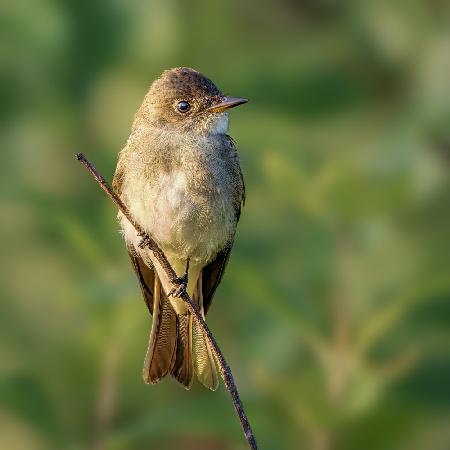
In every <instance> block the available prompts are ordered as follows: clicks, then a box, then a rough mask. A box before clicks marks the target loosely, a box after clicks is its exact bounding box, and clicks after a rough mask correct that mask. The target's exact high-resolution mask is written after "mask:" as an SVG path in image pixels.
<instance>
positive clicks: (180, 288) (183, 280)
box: [169, 256, 190, 297]
mask: <svg viewBox="0 0 450 450" xmlns="http://www.w3.org/2000/svg"><path fill="white" fill-rule="evenodd" d="M189 261H190V258H189V256H188V258H187V260H186V270H185V271H184V275H183V276H181V277H175V278H173V279H172V280H170V281H171V282H172V283H173V284H174V285H176V287H174V288H173V289H172V290H171V291H170V292H169V297H170V296H171V295H172V296H173V297H180V296H181V294H182V293H183V292H184V293H185V294H186V289H187V286H188V272H189Z"/></svg>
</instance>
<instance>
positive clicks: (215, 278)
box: [202, 242, 233, 314]
mask: <svg viewBox="0 0 450 450" xmlns="http://www.w3.org/2000/svg"><path fill="white" fill-rule="evenodd" d="M232 246H233V242H230V243H229V244H228V245H227V247H226V248H225V249H223V250H222V251H221V252H219V253H218V254H217V256H216V258H215V259H214V260H213V261H211V262H210V263H209V264H207V265H206V266H205V267H203V270H202V290H203V309H204V311H205V314H206V313H207V312H208V309H209V306H210V305H211V301H212V298H213V296H214V292H216V289H217V286H219V284H220V282H221V281H222V277H223V273H224V272H225V267H226V265H227V262H228V259H229V257H230V252H231V247H232Z"/></svg>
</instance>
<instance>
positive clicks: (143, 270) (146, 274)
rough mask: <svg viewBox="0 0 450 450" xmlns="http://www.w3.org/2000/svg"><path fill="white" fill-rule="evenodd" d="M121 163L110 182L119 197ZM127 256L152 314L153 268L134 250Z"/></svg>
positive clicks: (121, 182) (121, 181)
mask: <svg viewBox="0 0 450 450" xmlns="http://www.w3.org/2000/svg"><path fill="white" fill-rule="evenodd" d="M121 162H122V160H121V159H120V157H119V161H118V163H117V168H116V172H115V173H114V177H113V181H112V187H113V190H114V192H115V193H116V194H117V195H118V196H119V197H121V195H122V185H123V175H124V171H123V166H122V163H121ZM128 254H129V255H130V259H131V264H132V265H133V269H134V271H135V273H136V276H137V277H138V280H139V284H140V286H141V291H142V295H143V296H144V300H145V303H146V304H147V308H148V309H149V311H150V314H153V287H154V284H155V273H154V271H153V268H150V267H148V266H147V264H145V263H144V261H143V260H142V258H141V257H140V256H139V254H138V252H136V251H135V249H134V248H128Z"/></svg>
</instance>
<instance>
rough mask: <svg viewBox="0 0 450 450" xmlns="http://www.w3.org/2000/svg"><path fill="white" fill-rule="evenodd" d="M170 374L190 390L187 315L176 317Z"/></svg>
mask: <svg viewBox="0 0 450 450" xmlns="http://www.w3.org/2000/svg"><path fill="white" fill-rule="evenodd" d="M170 373H171V374H172V375H173V376H174V377H175V378H176V379H177V380H178V381H179V382H180V383H181V384H183V385H184V387H185V388H186V389H190V387H191V385H192V375H193V371H192V316H191V315H190V314H189V313H188V314H178V315H177V351H176V357H175V363H174V365H173V367H172V369H171V371H170Z"/></svg>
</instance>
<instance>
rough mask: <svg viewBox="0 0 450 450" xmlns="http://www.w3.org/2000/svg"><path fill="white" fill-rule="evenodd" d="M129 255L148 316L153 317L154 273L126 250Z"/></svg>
mask: <svg viewBox="0 0 450 450" xmlns="http://www.w3.org/2000/svg"><path fill="white" fill-rule="evenodd" d="M128 254H129V255H130V259H131V264H132V265H133V268H134V271H135V273H136V275H137V277H138V279H139V284H140V286H141V291H142V295H143V296H144V300H145V303H146V304H147V308H148V309H149V311H150V314H152V315H153V287H154V284H155V273H154V272H153V269H150V267H148V266H147V265H146V264H145V263H144V261H143V260H142V258H140V257H139V256H136V255H135V254H134V252H133V251H132V250H128Z"/></svg>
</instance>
